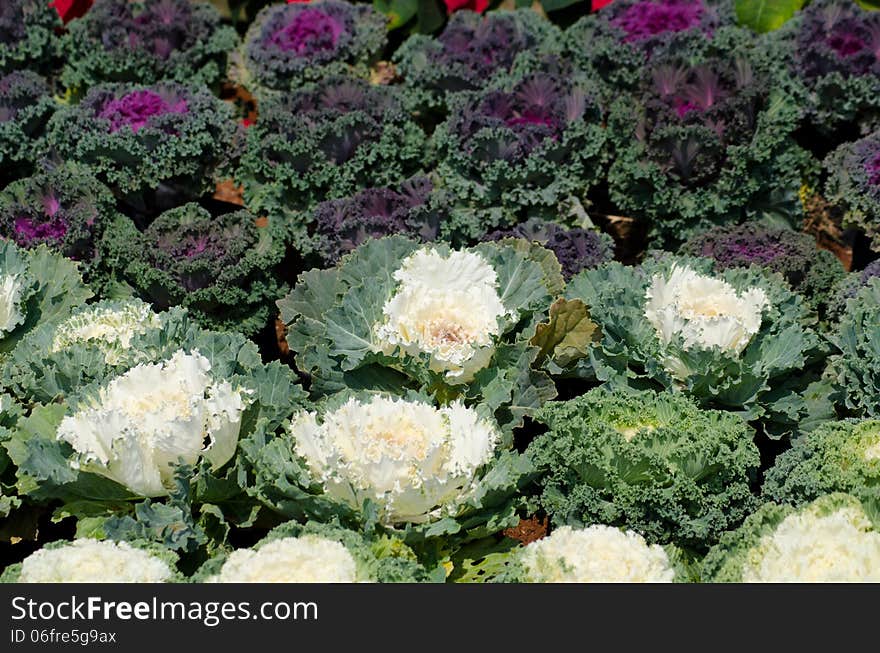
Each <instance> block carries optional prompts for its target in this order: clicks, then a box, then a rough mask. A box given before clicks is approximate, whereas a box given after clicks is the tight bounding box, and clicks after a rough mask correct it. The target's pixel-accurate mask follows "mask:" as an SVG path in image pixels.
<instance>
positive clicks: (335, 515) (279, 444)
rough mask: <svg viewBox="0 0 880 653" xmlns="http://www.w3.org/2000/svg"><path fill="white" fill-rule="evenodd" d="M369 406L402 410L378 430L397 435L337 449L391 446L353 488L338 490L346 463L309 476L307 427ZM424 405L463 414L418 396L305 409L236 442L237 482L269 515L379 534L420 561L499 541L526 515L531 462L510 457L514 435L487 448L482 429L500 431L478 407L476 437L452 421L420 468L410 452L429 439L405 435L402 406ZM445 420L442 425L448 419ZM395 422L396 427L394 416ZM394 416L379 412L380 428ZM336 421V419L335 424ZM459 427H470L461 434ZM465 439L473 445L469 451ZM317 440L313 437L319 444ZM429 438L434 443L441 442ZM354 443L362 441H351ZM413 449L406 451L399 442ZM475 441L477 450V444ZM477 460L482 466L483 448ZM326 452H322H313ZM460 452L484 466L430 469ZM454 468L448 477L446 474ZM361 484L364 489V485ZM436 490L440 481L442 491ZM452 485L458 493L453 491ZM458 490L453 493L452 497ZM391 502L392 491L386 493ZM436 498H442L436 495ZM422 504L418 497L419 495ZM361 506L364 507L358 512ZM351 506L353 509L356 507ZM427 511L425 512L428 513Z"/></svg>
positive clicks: (331, 462) (361, 396) (349, 398)
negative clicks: (380, 486)
mask: <svg viewBox="0 0 880 653" xmlns="http://www.w3.org/2000/svg"><path fill="white" fill-rule="evenodd" d="M374 400H376V401H399V402H400V403H401V406H400V407H399V408H398V411H397V412H395V413H394V414H393V420H392V421H391V422H390V423H389V425H388V427H386V428H395V429H400V428H404V429H405V430H403V431H400V430H398V431H395V432H394V434H393V436H392V434H390V433H389V434H388V435H383V431H382V430H381V429H382V424H381V423H380V422H378V421H376V418H374V419H373V421H372V422H371V423H370V428H371V429H372V430H371V431H370V432H369V438H368V437H367V436H368V434H367V433H366V432H363V431H359V430H357V427H360V424H358V425H357V427H355V426H354V425H353V426H352V430H350V431H348V432H346V433H339V434H336V433H334V434H333V435H334V437H337V436H338V438H339V440H338V441H339V443H340V444H341V446H344V444H342V443H344V442H345V441H346V439H347V438H353V440H352V442H351V444H352V446H355V447H359V446H368V445H370V446H376V445H377V443H378V440H379V439H381V438H385V437H388V438H393V441H391V440H389V441H388V446H387V447H385V446H382V447H381V448H383V452H382V453H380V454H378V457H377V458H375V459H371V458H364V459H363V467H364V468H369V467H370V466H372V467H373V471H369V469H366V470H364V471H363V474H364V475H363V476H358V477H357V480H355V479H354V478H351V479H350V490H349V491H347V490H346V489H345V488H346V487H347V486H348V482H346V481H342V480H341V479H344V478H346V477H348V475H349V474H357V473H358V472H351V471H350V470H349V467H348V466H347V465H346V463H344V462H340V461H337V460H336V459H335V458H331V459H326V460H323V462H322V463H321V464H322V465H323V466H324V467H323V470H324V471H322V472H318V471H313V469H312V468H311V467H310V465H312V464H316V461H317V460H318V459H317V458H314V457H312V458H310V459H309V460H307V459H306V458H305V457H304V455H305V452H308V451H311V447H312V446H314V445H313V444H308V442H307V441H304V440H303V438H306V436H307V437H308V438H312V437H313V431H312V430H311V427H310V426H309V424H310V423H312V420H314V422H313V423H314V424H315V425H319V424H323V423H324V421H325V420H326V419H328V418H329V416H330V415H331V414H333V413H336V412H337V411H338V410H339V409H341V408H346V407H348V408H349V409H351V406H352V404H355V405H356V406H357V405H360V407H361V409H362V410H363V409H365V407H366V406H367V405H368V404H371V402H373V401H374ZM404 403H406V404H410V405H412V404H425V405H428V406H433V407H434V408H436V409H439V410H445V409H447V408H449V410H450V411H451V412H455V413H456V414H458V415H459V416H460V415H461V413H462V412H463V411H465V409H464V408H463V407H461V406H457V407H448V406H442V405H441V406H439V407H438V406H437V402H436V398H434V397H431V396H428V395H427V394H424V393H419V392H414V391H409V392H407V393H405V394H403V395H402V396H399V395H389V394H388V393H385V392H382V391H380V390H378V389H371V390H358V391H341V392H338V393H336V394H335V395H333V396H331V397H328V398H326V399H324V400H322V401H321V402H319V403H318V404H315V405H313V406H312V407H313V408H314V411H312V412H309V411H306V410H302V411H300V412H298V413H295V414H294V419H293V420H292V422H291V423H289V424H288V425H287V428H286V429H285V431H284V432H283V433H282V434H281V435H276V436H272V435H270V434H268V433H267V432H265V431H259V430H257V431H254V433H253V434H252V435H251V436H249V437H247V438H246V439H244V440H242V442H241V445H240V446H241V450H242V452H243V457H244V465H245V467H246V469H247V476H243V477H240V478H242V485H243V486H244V487H245V488H246V490H247V492H248V494H250V495H251V496H253V497H254V498H255V499H257V500H258V501H259V502H260V503H262V504H263V505H265V506H266V507H268V508H270V509H271V510H273V511H274V512H276V513H278V514H280V515H282V516H284V517H285V518H288V519H294V520H298V521H304V520H307V519H310V520H315V521H320V522H327V521H329V520H333V519H338V520H339V521H340V523H342V524H343V525H345V526H346V527H348V528H352V529H355V530H359V531H362V532H364V533H368V534H369V533H373V532H379V533H384V534H389V535H394V536H398V537H401V538H403V539H404V540H405V541H406V542H407V544H409V545H410V546H412V547H413V548H415V549H417V550H418V551H419V552H420V554H421V555H423V556H425V558H424V559H425V560H430V561H435V562H436V561H438V560H441V559H444V558H445V557H448V556H449V555H451V554H452V553H453V552H454V551H456V550H458V549H459V547H461V546H462V545H464V544H465V543H469V542H475V541H479V540H481V539H484V538H488V537H490V536H495V535H498V534H499V533H500V532H501V531H502V530H503V529H505V528H509V527H511V526H514V525H516V523H517V522H518V520H519V517H518V516H517V512H518V511H521V510H522V509H524V508H525V500H524V497H523V494H522V491H523V489H524V488H525V487H526V486H527V485H528V484H529V482H530V481H531V480H532V479H533V477H534V466H533V465H532V462H531V460H530V459H529V458H528V457H527V456H524V455H522V454H519V453H517V452H516V451H513V450H512V449H511V445H512V436H511V435H510V434H509V433H503V432H502V433H500V438H496V439H495V440H494V442H493V441H491V440H487V439H485V438H486V437H487V432H486V429H488V428H491V429H492V430H493V431H495V430H497V429H498V428H499V425H496V424H495V421H494V417H492V409H491V407H489V406H486V405H476V406H474V407H473V408H472V409H467V412H468V413H471V414H474V413H475V414H476V415H477V416H478V417H479V423H478V425H476V426H473V428H476V429H478V431H475V432H465V431H460V430H457V429H458V428H461V424H462V423H463V422H461V421H458V422H455V423H456V424H458V425H459V426H457V427H456V426H452V427H450V428H452V430H451V431H450V433H449V434H447V435H448V438H449V439H447V440H446V444H445V445H444V447H443V448H442V450H441V449H436V450H434V452H433V453H431V455H430V456H429V457H427V458H424V459H419V456H420V455H423V454H419V453H418V451H419V449H418V447H419V446H421V445H419V444H417V441H418V440H419V439H420V438H423V437H426V436H427V435H428V433H427V432H422V433H416V432H414V431H413V429H416V430H417V429H418V428H424V427H423V425H421V424H414V423H412V422H411V421H407V420H411V419H412V417H411V416H410V415H409V414H408V413H407V412H406V409H405V408H404V407H403V406H402V404H404ZM451 412H450V413H447V416H446V417H444V419H446V420H449V419H451V418H450V417H449V415H450V414H451ZM400 415H402V416H403V417H402V421H401V422H398V421H396V420H397V417H398V416H400ZM391 418H392V415H390V414H389V413H384V419H391ZM333 419H335V418H333ZM466 428H471V426H467V427H466ZM469 436H471V438H472V439H474V441H473V442H468V438H469ZM318 437H320V436H318ZM430 437H434V438H439V437H447V436H441V434H439V433H432V434H431V435H430ZM359 439H363V441H362V442H359ZM408 440H410V441H411V442H412V446H411V447H410V446H409V445H408V444H407V441H408ZM477 440H479V441H477ZM487 443H488V444H491V447H490V448H489V449H488V450H487V451H486V453H487V454H488V456H487V458H486V459H485V460H483V459H481V458H480V456H482V455H483V453H484V449H483V447H485V446H486V445H487ZM321 446H326V445H321ZM453 446H455V447H456V448H459V450H460V447H462V446H467V447H468V448H469V449H470V450H471V451H472V452H471V453H470V454H468V455H469V456H471V457H473V458H477V459H480V460H482V462H479V463H477V462H472V461H470V460H468V461H465V460H464V459H460V460H458V461H457V462H456V463H455V465H456V466H455V467H454V468H453V467H449V466H447V465H446V464H441V463H439V462H438V461H440V460H442V459H443V458H444V457H447V458H448V457H449V456H451V455H455V454H452V453H450V451H451V448H452V447H453ZM394 449H396V450H397V451H400V452H401V455H402V456H403V458H399V459H398V458H396V457H395V456H396V454H394V453H391V451H392V450H394ZM383 469H384V470H385V472H387V473H388V474H390V476H388V478H397V481H396V482H395V484H394V488H395V489H394V492H395V493H396V494H395V495H394V497H389V498H385V499H384V500H380V499H374V498H373V495H374V493H375V489H374V488H373V487H372V486H371V482H373V481H376V482H380V483H385V482H386V481H385V480H382V479H383V478H384V477H383V473H382V472H381V471H380V470H383ZM450 469H454V470H455V471H454V472H450V471H449V470H450ZM437 474H439V475H440V477H444V475H445V476H449V477H452V476H455V474H458V475H459V476H458V477H457V478H456V480H454V481H453V480H448V481H445V482H448V483H449V484H448V485H446V486H442V489H441V491H440V493H438V484H437V482H436V481H435V479H436V478H437V477H436V475H437ZM365 479H366V480H365ZM442 482H444V481H441V483H442ZM456 483H458V484H460V485H456ZM456 488H458V489H456ZM389 494H390V492H389ZM441 494H443V497H442V498H440V495H441ZM422 495H424V496H422ZM359 497H362V498H363V501H362V502H361V503H359V504H357V502H358V500H359ZM437 499H439V501H440V503H438V504H436V505H434V504H431V503H430V502H431V500H437ZM397 501H399V502H400V504H401V505H402V506H403V508H402V509H403V510H407V509H408V510H410V511H412V514H409V513H407V514H405V515H400V514H396V513H393V512H391V511H392V509H394V508H395V507H396V506H397V505H398V504H397V503H396V502H397ZM355 504H357V507H355ZM428 506H431V507H430V509H429V508H428Z"/></svg>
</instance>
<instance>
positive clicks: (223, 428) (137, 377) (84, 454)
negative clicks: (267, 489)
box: [57, 350, 249, 497]
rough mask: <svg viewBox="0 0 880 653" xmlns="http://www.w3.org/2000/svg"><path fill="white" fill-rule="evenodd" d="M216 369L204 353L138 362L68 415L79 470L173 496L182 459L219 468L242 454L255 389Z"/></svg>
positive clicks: (68, 437) (65, 427) (62, 431)
mask: <svg viewBox="0 0 880 653" xmlns="http://www.w3.org/2000/svg"><path fill="white" fill-rule="evenodd" d="M210 371H211V364H210V362H209V361H208V359H207V358H205V357H204V356H202V355H201V354H200V353H198V352H197V351H195V352H193V353H191V354H188V353H185V352H184V351H182V350H179V351H177V352H176V353H175V354H174V355H173V356H172V357H171V358H170V359H169V360H167V361H163V362H160V363H153V364H141V365H137V366H135V367H133V368H132V369H131V370H129V371H128V372H126V373H125V374H123V375H121V376H119V377H117V378H115V379H113V380H112V381H110V382H109V383H108V384H107V385H106V386H104V387H102V388H101V389H100V390H99V392H98V394H97V396H96V397H93V398H91V399H90V400H89V403H88V404H86V405H84V406H82V407H81V408H80V409H79V410H78V411H77V412H76V413H75V414H73V415H68V416H66V417H65V418H64V419H63V420H62V421H61V424H60V425H59V427H58V432H57V437H58V439H60V440H63V441H65V442H68V443H70V444H71V446H73V448H74V450H75V451H76V452H77V454H78V459H77V460H75V461H74V462H73V464H74V466H76V467H78V468H80V469H82V470H84V471H88V472H93V473H96V474H101V475H102V476H106V477H107V478H110V479H112V480H114V481H116V482H117V483H120V484H122V485H125V486H126V487H128V488H129V489H130V490H132V491H133V492H135V493H137V494H138V495H141V496H146V497H153V496H162V495H166V494H168V490H169V488H170V487H172V484H173V472H174V468H173V465H175V464H177V463H178V462H181V461H182V462H183V463H185V464H189V465H194V464H196V463H197V462H198V460H199V458H202V457H204V458H205V459H207V460H208V461H209V462H210V463H211V465H212V466H213V467H214V468H215V469H216V468H218V467H220V466H221V465H223V464H224V463H226V462H227V461H228V460H229V459H230V458H232V456H233V455H234V454H235V449H236V447H237V445H238V436H239V430H240V428H241V418H242V413H243V412H244V409H245V408H246V407H247V405H248V403H249V398H248V397H247V396H246V395H247V393H248V391H247V390H244V389H241V388H233V386H232V385H231V384H230V383H229V382H227V381H214V380H213V379H212V377H211V375H210Z"/></svg>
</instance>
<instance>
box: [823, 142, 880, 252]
mask: <svg viewBox="0 0 880 653" xmlns="http://www.w3.org/2000/svg"><path fill="white" fill-rule="evenodd" d="M825 169H826V170H827V171H828V180H827V182H826V187H825V189H826V193H825V194H826V197H827V198H828V201H829V202H831V203H833V204H834V205H835V206H839V207H840V208H842V209H843V211H844V215H843V223H844V225H845V226H849V227H855V228H856V229H859V230H860V231H863V232H864V233H865V234H866V235H867V236H868V238H870V239H871V247H872V248H873V249H875V250H876V249H880V130H878V131H876V132H874V133H872V134H870V135H869V136H866V137H865V138H862V139H860V140H858V141H855V142H853V143H845V144H843V145H841V146H840V147H838V148H837V149H836V150H834V151H833V152H832V153H831V154H829V155H828V158H827V159H826V160H825Z"/></svg>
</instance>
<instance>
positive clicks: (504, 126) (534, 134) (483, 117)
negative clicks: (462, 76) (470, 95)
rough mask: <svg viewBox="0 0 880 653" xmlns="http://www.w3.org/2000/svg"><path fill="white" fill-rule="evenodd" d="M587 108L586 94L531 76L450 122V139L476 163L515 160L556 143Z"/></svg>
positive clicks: (478, 102) (492, 94)
mask: <svg viewBox="0 0 880 653" xmlns="http://www.w3.org/2000/svg"><path fill="white" fill-rule="evenodd" d="M588 104H590V102H589V100H588V98H587V95H586V93H584V91H583V90H582V89H580V88H576V87H572V86H571V85H570V84H569V83H568V82H567V81H566V80H564V79H562V78H559V77H555V76H551V75H540V74H536V75H532V76H530V77H527V78H525V79H524V80H523V81H521V82H519V83H518V84H517V85H516V86H515V87H514V88H513V89H512V90H511V91H502V90H494V91H489V92H487V93H485V94H483V95H481V96H478V97H477V98H476V101H475V102H473V103H471V104H470V105H469V106H467V107H465V109H464V111H462V112H461V113H460V114H459V115H457V116H454V117H452V119H451V120H452V125H451V127H452V128H451V129H450V133H451V134H457V135H458V138H459V139H460V140H461V142H462V143H463V147H464V149H465V150H466V151H467V152H468V154H470V155H471V156H474V157H476V158H477V159H481V160H486V161H492V160H497V159H503V160H507V161H521V160H523V159H525V158H527V157H528V156H529V154H531V152H532V151H533V150H535V149H536V148H538V147H539V146H542V145H547V144H549V143H552V142H559V141H561V139H562V135H563V132H564V131H565V130H566V129H567V128H568V126H569V125H570V124H571V123H574V122H576V121H578V120H581V119H582V118H583V116H584V114H585V113H586V111H587V105H588Z"/></svg>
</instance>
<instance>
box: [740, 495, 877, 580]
mask: <svg viewBox="0 0 880 653" xmlns="http://www.w3.org/2000/svg"><path fill="white" fill-rule="evenodd" d="M872 528H873V524H872V522H871V521H870V520H869V519H868V518H867V516H866V515H865V514H864V512H862V510H861V509H860V508H858V507H855V506H851V507H844V508H840V509H838V510H837V511H835V512H832V513H831V514H825V515H817V514H816V511H814V510H810V509H806V510H804V511H802V512H800V513H793V514H791V515H789V516H788V517H786V518H785V519H783V520H782V522H780V524H779V525H778V526H777V527H776V529H775V530H774V531H773V533H771V534H770V535H766V536H764V537H763V538H762V539H761V542H760V543H759V544H758V546H756V547H755V548H753V549H752V550H751V551H749V553H748V556H747V560H746V562H745V564H744V566H743V574H742V579H743V581H744V582H748V583H756V582H765V583H783V582H802V583H815V582H854V581H861V582H878V581H880V533H878V532H876V531H874V530H872Z"/></svg>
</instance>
